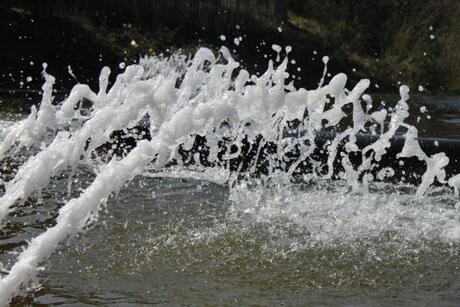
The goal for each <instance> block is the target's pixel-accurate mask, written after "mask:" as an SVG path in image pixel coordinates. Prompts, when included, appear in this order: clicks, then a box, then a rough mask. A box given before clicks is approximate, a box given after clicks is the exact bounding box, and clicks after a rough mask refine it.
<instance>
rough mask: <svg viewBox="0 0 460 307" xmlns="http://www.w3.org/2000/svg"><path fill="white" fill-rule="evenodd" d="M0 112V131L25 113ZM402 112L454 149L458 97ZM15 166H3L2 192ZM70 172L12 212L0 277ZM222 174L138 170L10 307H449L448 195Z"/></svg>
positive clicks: (452, 264) (421, 100) (61, 197)
mask: <svg viewBox="0 0 460 307" xmlns="http://www.w3.org/2000/svg"><path fill="white" fill-rule="evenodd" d="M383 96H384V97H385V98H384V99H385V100H392V99H393V98H392V97H390V96H388V95H382V97H383ZM382 99H383V98H382ZM1 100H2V111H1V112H0V129H3V128H4V127H7V126H9V125H11V124H13V123H14V122H16V121H18V120H19V119H20V118H22V117H24V116H25V114H26V113H27V112H26V111H22V110H27V109H28V108H27V105H28V102H25V101H24V99H22V98H21V99H19V100H18V99H17V98H11V97H10V96H8V97H3V98H2V99H1ZM410 106H411V109H412V110H413V112H412V117H411V118H410V119H409V122H417V121H418V122H419V123H418V127H419V131H420V134H421V135H425V136H433V137H445V138H460V116H459V115H460V112H459V110H460V98H458V97H434V98H433V97H428V96H419V97H415V98H414V99H413V100H411V104H410ZM422 106H425V107H426V111H425V110H424V108H422V111H419V110H420V108H421V107H422ZM427 116H429V117H431V118H430V119H429V118H427ZM418 117H420V119H418ZM0 135H1V134H0ZM21 159H22V158H21V156H18V157H13V158H12V159H9V160H8V161H3V164H2V176H1V177H2V178H1V179H2V180H5V181H6V180H10V179H11V175H10V173H11V172H13V173H14V172H15V167H16V166H17V165H18V164H19V163H18V161H21ZM77 173H78V175H77V176H76V175H74V176H69V174H68V173H66V172H64V173H62V174H60V175H59V176H58V177H56V178H54V179H53V180H52V183H51V184H50V185H49V186H48V188H46V189H45V190H44V191H43V192H42V193H40V194H38V193H35V194H33V195H32V197H31V198H29V199H28V200H27V201H26V202H24V204H22V205H20V206H19V208H17V209H16V210H15V211H14V213H12V214H10V216H9V217H8V219H7V220H6V222H5V223H6V225H5V226H4V227H3V228H2V229H1V230H0V263H2V264H3V269H2V271H3V273H6V272H7V271H8V269H9V268H10V267H11V266H12V265H13V264H14V263H15V262H16V260H17V256H18V253H19V252H21V251H22V249H23V248H24V247H25V246H26V244H27V242H28V241H29V240H31V239H32V238H34V237H36V236H37V235H38V234H40V233H42V232H43V231H45V230H46V229H48V228H49V227H51V226H53V225H55V223H56V222H55V219H56V216H57V213H58V209H59V208H60V207H62V206H63V205H64V204H65V203H66V202H67V200H69V199H71V198H73V197H77V196H78V195H79V194H80V192H81V191H82V190H83V189H84V188H85V187H87V186H88V185H89V184H90V183H91V182H92V180H93V179H94V174H93V173H92V172H90V171H88V170H87V169H85V168H84V167H82V168H81V169H79V170H78V171H77ZM227 175H228V174H226V173H225V172H224V171H223V170H219V169H208V170H207V171H206V172H205V173H203V172H202V171H200V172H194V171H191V170H184V169H176V168H169V169H164V170H162V171H155V170H146V171H144V172H143V173H142V175H141V176H138V177H136V178H135V179H134V180H132V181H131V182H130V183H129V184H127V185H126V186H125V187H123V188H122V189H121V190H120V191H118V193H116V194H115V195H113V196H111V197H110V198H109V199H108V201H107V203H106V204H105V205H104V209H103V210H101V212H100V213H99V216H98V217H99V220H98V222H97V223H94V224H91V225H90V227H89V228H87V229H86V230H85V231H84V232H82V233H79V234H77V235H76V236H73V237H71V238H68V239H67V240H66V241H65V242H64V244H61V245H59V247H58V248H57V250H56V251H55V252H54V253H52V255H51V257H50V258H49V259H48V260H47V261H46V262H45V263H43V265H42V267H41V270H40V273H39V274H38V278H37V279H36V280H35V281H34V283H32V284H28V285H27V286H26V287H24V288H23V290H22V295H20V296H16V297H15V298H14V299H13V301H12V304H13V305H18V306H19V305H64V306H84V305H88V306H90V305H113V306H130V305H132V306H140V305H153V304H158V305H166V306H180V305H185V306H203V305H209V306H215V305H222V306H235V305H251V306H271V305H286V306H318V305H319V306H395V305H404V306H415V305H417V306H431V305H435V304H438V305H441V306H458V305H459V304H460V294H459V293H460V292H459V290H460V275H459V273H460V271H459V266H460V255H459V252H460V249H459V248H460V214H459V213H460V212H459V210H460V209H459V208H460V205H459V203H458V201H457V199H456V198H455V197H454V195H453V193H452V192H451V191H450V190H449V189H448V188H446V187H434V188H432V189H431V190H430V192H429V193H428V195H427V196H425V197H424V198H414V197H413V194H414V193H415V190H416V187H413V186H410V185H402V184H401V185H394V184H387V183H380V184H376V185H375V186H373V187H372V189H371V190H370V192H369V193H351V192H350V191H349V187H348V186H347V185H346V184H345V183H343V182H341V181H309V180H307V179H306V180H305V181H304V182H302V183H298V184H293V183H292V182H290V181H289V182H286V181H285V180H283V178H280V179H279V182H271V183H270V184H269V185H266V184H262V183H260V182H258V181H257V180H255V181H254V182H252V183H251V184H249V183H244V182H242V183H236V184H233V185H231V186H229V183H228V182H227V181H226V180H225V177H226V176H227ZM69 178H70V179H69ZM69 184H72V186H73V188H72V189H71V191H70V192H69V189H68V187H69ZM4 189H5V187H4V184H3V183H2V184H1V192H2V193H3V192H4Z"/></svg>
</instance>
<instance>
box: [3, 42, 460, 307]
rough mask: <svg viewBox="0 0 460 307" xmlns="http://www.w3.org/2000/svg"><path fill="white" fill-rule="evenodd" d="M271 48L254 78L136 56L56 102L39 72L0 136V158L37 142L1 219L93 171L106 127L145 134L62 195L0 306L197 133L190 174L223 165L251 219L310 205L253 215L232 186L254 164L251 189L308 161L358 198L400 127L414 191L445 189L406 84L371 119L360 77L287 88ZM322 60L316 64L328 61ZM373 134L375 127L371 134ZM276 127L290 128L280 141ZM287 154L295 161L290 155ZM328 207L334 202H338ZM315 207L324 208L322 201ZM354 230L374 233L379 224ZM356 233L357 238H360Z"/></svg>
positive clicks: (199, 56)
mask: <svg viewBox="0 0 460 307" xmlns="http://www.w3.org/2000/svg"><path fill="white" fill-rule="evenodd" d="M274 50H275V51H276V52H277V57H278V59H277V60H279V61H276V63H274V62H272V61H270V62H269V63H268V68H267V70H266V72H265V73H264V74H263V75H261V76H260V77H257V76H255V75H250V73H249V72H248V71H246V70H245V69H242V68H240V67H239V66H240V65H239V63H238V62H236V61H235V60H234V59H233V58H232V57H231V55H230V52H229V50H228V49H227V48H225V47H223V48H221V50H220V52H219V56H217V57H216V56H215V55H214V53H213V52H212V51H211V50H209V49H206V48H202V49H200V50H198V52H197V53H196V54H195V56H194V57H193V58H191V59H189V58H187V57H185V56H183V55H182V54H180V53H178V54H175V55H173V56H171V57H167V58H165V57H149V58H142V59H141V60H140V61H139V64H137V65H131V66H128V67H126V70H125V71H124V73H122V74H120V75H118V76H117V77H116V81H115V82H114V84H113V85H112V86H111V87H110V88H109V76H110V70H109V69H108V68H104V69H103V70H102V71H101V74H100V78H99V91H98V92H97V93H96V92H93V91H92V90H91V89H90V88H89V87H88V86H86V85H81V84H79V85H77V86H75V87H74V88H73V89H72V91H71V93H70V94H69V96H68V98H67V99H65V100H64V101H62V102H59V103H53V97H52V89H53V83H54V78H53V77H52V76H50V75H48V74H47V73H46V69H45V68H46V67H44V72H43V76H44V78H45V84H44V86H43V100H42V102H41V104H40V108H39V109H38V110H37V109H36V108H33V109H32V112H31V114H30V115H29V117H28V118H26V119H25V120H23V121H20V122H18V123H17V124H15V125H13V126H11V127H9V128H7V129H5V130H2V136H3V140H2V142H1V143H0V159H4V158H6V157H8V156H13V155H18V154H25V153H24V149H29V148H33V147H36V148H40V150H39V151H38V153H37V154H35V155H33V156H31V157H29V159H28V160H27V161H26V162H24V163H23V164H22V165H21V166H20V167H19V169H18V171H17V174H16V176H15V177H14V179H12V180H11V181H10V182H8V183H7V184H6V186H5V193H4V194H3V196H2V197H1V198H0V221H3V220H5V219H6V218H7V216H8V214H9V213H10V212H11V211H12V210H14V209H15V207H16V206H17V205H18V204H20V203H21V202H22V201H25V200H27V199H28V198H29V197H30V196H31V195H33V193H34V192H40V191H41V190H43V189H44V188H46V187H47V186H48V185H49V184H50V181H51V180H52V179H53V178H54V177H55V176H57V175H59V174H62V173H63V172H65V171H69V170H70V171H71V172H75V171H76V168H77V167H78V166H80V165H86V166H91V165H93V164H94V163H93V162H94V161H95V159H96V158H97V157H98V155H99V151H98V148H100V147H101V146H103V145H104V144H106V143H108V142H109V141H110V140H111V136H112V134H113V133H114V132H116V131H120V130H123V129H127V128H133V127H136V126H138V125H139V124H140V123H141V122H144V123H145V122H146V121H145V119H148V121H147V122H148V125H149V126H148V132H149V135H150V138H149V139H143V140H139V141H138V142H137V144H136V146H135V148H134V149H132V150H131V151H130V152H129V153H128V152H126V153H125V154H124V155H122V156H121V157H116V156H115V157H112V158H111V159H110V161H109V162H108V163H106V164H102V165H100V164H98V165H97V168H96V169H95V172H96V177H95V179H94V181H93V182H92V183H91V184H90V185H89V186H88V187H87V188H86V189H85V190H84V191H83V192H82V193H81V195H80V196H79V197H77V198H74V199H71V200H70V201H68V202H67V203H66V204H65V205H64V206H63V207H62V208H61V209H60V210H59V216H58V217H57V220H56V224H55V226H53V227H51V228H49V229H47V230H46V231H45V232H43V233H42V234H40V235H39V236H38V237H36V238H34V239H33V240H32V241H31V242H30V243H29V245H28V246H27V248H26V249H25V250H24V251H23V252H22V253H21V254H20V255H19V257H18V258H17V261H16V263H15V264H14V265H13V266H12V268H11V269H10V270H9V273H8V275H6V276H5V277H4V278H2V279H1V280H0V304H1V305H4V304H7V303H8V301H9V300H10V299H11V298H12V297H13V296H14V295H15V294H18V293H19V291H20V290H21V286H24V285H26V284H27V283H28V282H30V281H32V280H33V279H34V277H35V276H36V274H37V272H38V269H39V267H40V265H41V264H42V263H43V261H45V260H46V258H47V257H49V255H50V254H51V253H53V251H54V250H55V249H56V248H57V247H58V245H59V243H60V242H61V241H62V240H64V239H65V238H67V237H69V236H72V235H75V234H76V233H78V232H79V231H82V230H83V229H84V228H85V227H86V226H87V225H88V224H90V223H92V222H94V221H95V220H96V219H97V212H98V210H99V209H100V207H101V204H103V203H105V202H106V201H107V199H108V198H109V196H110V195H111V194H112V193H113V192H116V191H118V190H120V189H121V188H122V187H123V186H124V185H125V184H126V183H127V182H129V181H130V180H131V179H132V178H133V177H135V176H137V175H139V174H141V173H143V172H144V171H145V170H146V169H147V168H148V169H149V170H157V171H160V170H163V169H164V168H165V167H168V165H171V163H173V162H174V163H175V164H176V165H178V168H179V169H180V168H184V169H185V168H186V166H184V164H186V163H184V160H186V159H185V158H184V153H183V152H184V150H185V151H187V149H191V148H192V147H193V145H194V144H195V143H196V142H197V140H198V138H200V137H201V138H202V139H203V138H204V139H205V146H206V151H205V150H204V145H203V146H202V147H198V151H197V152H196V153H195V154H194V156H193V159H194V161H195V163H194V164H195V165H194V167H195V168H196V169H198V170H200V171H201V172H203V173H204V174H206V171H210V170H212V171H214V170H216V169H222V168H224V169H225V168H226V172H224V174H225V176H218V177H219V178H218V179H216V180H217V181H219V182H220V183H223V182H224V181H225V182H228V183H229V185H230V186H231V187H233V191H235V192H234V193H232V195H233V196H232V197H234V198H235V197H236V198H238V197H240V198H241V197H244V198H245V199H246V200H247V201H245V200H242V201H237V202H235V203H238V204H240V205H239V206H242V207H243V208H240V209H239V210H241V211H243V212H246V211H248V210H249V211H254V210H255V211H257V212H258V216H260V217H261V218H263V217H264V216H271V215H272V214H276V215H280V212H281V213H282V214H285V215H289V216H293V215H295V214H299V212H302V210H303V211H309V210H310V211H311V210H314V208H312V207H311V206H305V207H303V208H300V209H299V208H293V207H292V206H291V207H289V208H290V209H289V210H293V211H295V212H290V211H289V210H284V211H283V210H282V209H280V208H277V207H276V206H275V205H273V206H271V205H270V202H268V203H269V205H267V206H264V207H261V208H258V207H257V206H249V207H248V208H245V205H244V204H247V203H248V201H249V202H251V199H252V198H254V197H256V198H257V199H259V198H260V197H262V196H261V195H258V194H257V193H255V192H254V190H253V189H247V185H246V184H245V183H244V184H241V181H240V180H241V178H242V177H245V176H244V175H248V174H251V175H252V174H253V172H254V171H255V170H256V169H259V168H260V167H259V166H260V165H261V164H262V163H263V164H264V165H265V168H264V169H265V171H264V172H263V176H262V178H263V180H262V181H261V182H265V183H267V182H270V185H272V186H273V182H291V180H292V177H293V175H295V174H298V173H299V169H301V168H302V167H303V166H305V165H307V164H308V165H310V166H311V167H310V174H309V175H308V178H309V180H317V181H322V182H327V180H330V179H331V178H336V177H338V178H339V179H341V180H342V181H344V182H345V183H346V184H347V186H349V187H351V189H352V191H353V192H352V193H358V194H359V195H368V194H369V193H368V191H369V187H370V185H372V183H373V182H375V181H379V180H384V179H385V178H387V177H390V176H392V175H393V174H394V171H393V170H392V169H391V168H384V169H381V170H380V171H379V172H378V173H377V175H376V176H375V175H374V174H375V171H376V170H378V169H379V161H381V159H382V157H383V156H385V155H386V154H387V150H388V148H389V147H390V146H391V143H390V139H391V138H392V137H393V136H394V135H395V134H396V133H397V132H398V131H404V132H405V133H406V141H405V144H404V148H403V150H402V151H401V152H400V153H399V155H398V158H408V157H417V158H418V159H419V160H420V161H424V162H425V164H426V171H425V173H424V174H423V175H422V183H421V184H420V185H419V187H418V189H417V191H416V195H415V196H416V197H417V198H420V197H423V195H424V194H425V193H426V192H427V191H428V189H429V187H430V186H431V185H432V184H433V183H434V182H435V181H436V180H437V181H439V182H440V183H446V174H445V171H444V168H445V166H446V165H447V164H448V163H449V159H448V158H447V156H446V155H445V154H443V153H438V154H435V155H432V156H428V155H426V154H425V153H424V152H423V150H422V149H421V148H420V145H419V143H418V141H417V129H416V128H415V127H413V126H411V125H409V124H407V123H405V120H406V118H407V117H408V116H409V112H408V110H409V106H408V104H407V101H408V99H409V89H408V88H407V87H406V86H401V88H400V97H401V98H400V100H399V101H398V102H397V104H396V107H395V108H394V109H393V110H392V111H391V112H390V111H388V110H385V109H382V110H376V111H373V112H371V111H370V109H371V108H367V109H366V110H365V109H364V108H363V102H367V103H369V102H370V101H371V100H370V97H369V96H368V95H366V94H365V91H366V89H367V88H368V87H369V85H370V81H369V80H361V81H360V82H359V83H358V84H357V85H356V86H354V87H353V88H352V89H351V90H348V89H347V88H346V83H347V76H346V75H345V74H338V75H336V76H334V77H333V78H332V79H331V80H330V81H329V83H328V84H324V83H325V77H324V76H323V78H322V79H321V81H320V83H319V86H318V88H317V89H314V90H306V89H303V88H300V89H297V88H295V87H294V86H293V84H292V83H289V74H288V73H287V72H286V70H287V65H288V54H289V51H290V48H286V50H285V54H286V56H285V58H284V59H283V60H281V57H280V54H281V52H282V51H283V50H282V48H281V47H279V46H274ZM324 62H325V64H326V63H327V59H324ZM83 100H84V101H89V102H90V103H91V104H90V105H91V106H90V107H89V108H84V104H83V103H82V101H83ZM346 108H351V109H352V112H351V114H352V124H351V125H349V126H346V127H345V128H343V125H344V124H343V122H344V119H345V118H346V117H347V114H346V112H345V111H344V109H346ZM339 127H340V128H341V131H342V132H340V133H336V134H335V136H334V138H333V139H332V141H331V142H329V143H327V144H323V145H324V146H322V147H321V148H319V147H318V145H317V143H316V142H315V141H316V138H317V135H318V132H319V131H322V130H324V129H332V128H337V129H339ZM375 127H378V129H380V130H379V131H378V132H376V128H375ZM378 129H377V130H378ZM286 131H290V134H289V135H290V137H289V136H287V134H286ZM363 132H365V133H373V134H374V135H376V136H377V138H376V140H375V142H372V143H370V144H368V145H367V146H365V147H364V148H359V146H358V145H357V144H356V136H357V135H358V134H359V133H363ZM222 144H225V145H224V146H223V145H222ZM248 146H249V147H250V150H248V149H247V147H248ZM267 148H271V150H268V149H267ZM200 149H201V150H200ZM318 150H320V151H321V152H324V156H325V157H326V158H325V159H321V158H318V157H317V156H316V154H315V153H316V152H317V151H318ZM249 151H251V152H253V154H252V155H251V156H250V157H245V158H244V159H243V160H244V161H245V163H246V166H245V167H243V166H242V165H243V163H241V155H244V154H245V153H248V152H249ZM357 154H359V155H360V156H361V160H360V163H359V165H357V166H356V163H352V160H353V159H352V157H353V156H355V155H357ZM293 156H294V157H295V159H292V158H291V157H293ZM202 158H203V159H204V160H205V162H206V163H207V164H209V165H212V167H208V168H206V167H205V165H204V164H203V163H201V162H200V161H201V160H202ZM235 159H236V160H238V159H240V160H239V161H240V164H238V165H237V166H236V167H232V168H231V169H230V168H229V167H230V165H232V164H231V163H230V162H229V161H232V160H235ZM97 161H99V163H100V162H101V160H97ZM336 161H339V162H340V167H339V169H337V168H336V166H335V165H336ZM204 177H205V178H206V177H207V176H206V175H204ZM211 177H213V176H211ZM214 177H215V176H214ZM223 178H224V179H223ZM246 178H247V176H246ZM459 178H460V177H459V176H454V177H452V178H450V179H449V181H448V183H449V185H450V186H452V187H454V189H455V191H456V193H458V189H459V188H460V179H459ZM243 182H245V181H244V180H243ZM238 183H239V184H238ZM279 186H280V185H279ZM279 186H278V187H279ZM256 191H257V190H256ZM259 191H262V190H259ZM279 191H280V193H277V194H276V195H278V196H279V195H282V194H283V193H281V191H282V188H280V189H279ZM254 193H255V194H254ZM266 195H271V194H269V193H268V194H266ZM328 195H329V196H328ZM331 195H335V196H333V197H334V198H335V197H337V194H328V192H327V190H324V191H323V193H319V194H318V193H315V194H311V195H307V197H310V198H312V200H311V201H310V202H309V203H310V204H315V203H317V201H318V199H317V198H318V197H319V198H320V199H321V200H322V202H324V203H325V204H327V203H328V201H327V199H329V198H328V197H332V196H331ZM350 195H357V194H345V193H344V194H341V197H342V198H341V199H343V203H342V204H341V206H343V207H345V206H347V204H348V203H350V202H352V201H350V199H349V198H350V197H351V196H350ZM304 196H305V195H304ZM315 199H316V200H315ZM389 201H391V197H390V200H389ZM259 202H260V201H257V200H256V201H255V203H259ZM362 202H367V198H366V197H362ZM362 202H357V203H356V204H354V206H356V207H357V208H356V210H361V211H362V210H370V209H369V208H366V207H365V206H364V205H362ZM275 203H277V202H273V204H275ZM330 203H334V204H336V205H337V202H332V201H331V202H330ZM339 207H340V206H339ZM339 207H337V206H336V207H334V208H335V209H334V210H336V211H337V214H340V208H339ZM280 210H281V211H280ZM321 210H332V209H331V208H330V207H328V206H326V205H324V206H323V207H322V209H321ZM321 210H320V211H321ZM379 210H380V211H382V210H383V211H385V210H390V211H391V210H395V211H397V210H400V208H399V207H397V206H395V207H394V208H386V209H384V208H382V209H378V208H377V209H376V212H377V213H379V212H380V211H379ZM406 210H409V211H410V210H415V209H413V208H406ZM249 211H248V212H249ZM320 211H318V212H320ZM346 212H350V211H346ZM346 212H345V213H344V214H346ZM320 215H321V214H319V215H318V216H320ZM377 215H378V214H377ZM361 216H363V215H361ZM369 216H372V214H371V213H369ZM386 216H391V214H387V215H386ZM342 220H343V219H342ZM350 220H351V221H352V223H350V224H348V225H344V224H342V225H335V226H334V225H328V227H329V228H330V229H331V230H334V232H333V234H334V235H333V236H329V239H330V238H335V239H340V234H341V233H346V231H344V228H346V227H357V226H356V225H358V224H360V221H359V220H353V216H350ZM390 222H391V221H389V222H388V223H390ZM318 223H320V219H318ZM377 225H383V224H382V223H380V224H377ZM446 225H447V226H446V227H445V228H443V229H442V230H440V236H441V235H443V236H445V237H449V234H450V233H451V232H450V231H451V230H450V229H449V226H448V223H447V224H446ZM377 228H378V227H377ZM310 231H311V233H314V232H315V231H317V229H316V228H315V227H313V228H311V230H310ZM362 231H364V232H375V233H376V234H378V233H379V232H380V231H381V229H373V228H372V229H362ZM355 233H356V234H357V235H359V232H355ZM419 233H423V231H422V230H420V232H419ZM322 234H324V233H322ZM326 239H327V238H322V239H320V240H321V241H326Z"/></svg>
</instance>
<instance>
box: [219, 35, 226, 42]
mask: <svg viewBox="0 0 460 307" xmlns="http://www.w3.org/2000/svg"><path fill="white" fill-rule="evenodd" d="M219 38H220V40H221V41H223V42H224V41H225V40H226V39H227V38H226V37H225V35H221V36H220V37H219Z"/></svg>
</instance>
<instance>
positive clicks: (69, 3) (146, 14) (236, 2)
mask: <svg viewBox="0 0 460 307" xmlns="http://www.w3.org/2000/svg"><path fill="white" fill-rule="evenodd" d="M0 2H3V3H4V4H6V3H8V4H9V5H10V6H14V5H17V4H25V3H27V5H32V6H40V5H42V4H45V3H47V4H48V5H49V4H50V3H52V5H54V6H55V7H56V9H63V8H64V9H68V10H73V11H82V12H85V13H89V14H91V15H96V16H101V17H104V16H106V17H108V18H112V19H113V18H115V19H117V20H124V21H131V22H134V23H136V24H140V25H142V26H143V27H145V28H146V29H148V30H153V31H155V30H157V29H159V28H161V27H163V26H169V27H182V28H186V29H190V30H197V29H204V30H206V31H207V32H210V33H228V32H231V31H232V30H234V29H235V27H236V26H240V27H241V28H243V29H244V32H259V31H273V30H276V28H277V27H279V26H281V25H282V24H283V23H284V22H285V21H286V18H287V0H54V1H53V0H32V1H27V0H0Z"/></svg>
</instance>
